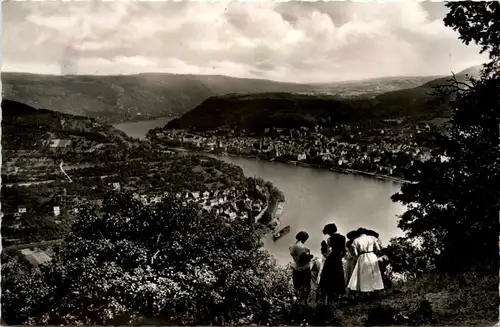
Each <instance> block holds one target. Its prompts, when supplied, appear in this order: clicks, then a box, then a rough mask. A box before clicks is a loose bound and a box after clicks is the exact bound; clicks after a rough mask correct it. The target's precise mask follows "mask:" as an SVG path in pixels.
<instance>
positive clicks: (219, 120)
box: [167, 67, 479, 131]
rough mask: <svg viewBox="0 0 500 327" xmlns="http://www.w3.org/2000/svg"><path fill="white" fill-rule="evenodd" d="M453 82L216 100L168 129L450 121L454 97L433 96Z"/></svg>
mask: <svg viewBox="0 0 500 327" xmlns="http://www.w3.org/2000/svg"><path fill="white" fill-rule="evenodd" d="M478 71H479V69H478V67H471V68H469V69H467V70H465V71H462V72H460V73H459V74H456V78H457V79H458V80H459V81H465V80H466V74H471V73H473V74H477V73H478ZM450 78H451V77H446V78H438V79H434V80H432V81H428V82H426V83H425V84H423V85H420V86H418V87H414V88H410V89H403V90H397V91H392V92H386V93H383V94H379V95H375V96H371V97H354V98H345V97H341V96H332V95H327V94H293V93H284V92H280V93H259V94H251V95H250V94H229V95H225V96H218V97H212V98H210V99H208V100H206V101H204V102H203V103H202V104H200V105H199V106H197V107H195V108H194V109H193V110H191V111H190V112H188V113H186V114H185V115H184V116H182V117H181V118H179V119H175V120H172V121H171V122H170V123H168V124H167V128H196V129H198V130H210V129H216V128H218V127H225V128H237V129H238V128H241V129H248V130H251V131H259V130H262V129H264V128H266V127H271V126H274V127H297V126H308V125H314V124H320V125H325V124H326V125H330V124H332V123H334V122H337V123H342V122H356V123H358V124H359V123H363V122H367V121H371V122H374V121H377V120H382V119H388V118H406V119H409V120H422V119H433V118H437V117H448V115H449V112H448V102H449V100H450V99H452V97H453V94H451V95H448V96H435V95H432V93H433V92H434V91H435V89H434V88H435V86H436V85H443V84H446V83H447V82H448V80H449V79H450ZM382 81H383V79H382ZM389 81H391V79H389ZM392 81H393V80H392Z"/></svg>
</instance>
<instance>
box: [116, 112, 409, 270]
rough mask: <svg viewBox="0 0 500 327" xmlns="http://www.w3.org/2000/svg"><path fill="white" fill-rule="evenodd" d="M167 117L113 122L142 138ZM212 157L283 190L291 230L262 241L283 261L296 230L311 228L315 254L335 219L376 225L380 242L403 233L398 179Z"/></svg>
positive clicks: (352, 225) (345, 226) (345, 225)
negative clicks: (393, 197)
mask: <svg viewBox="0 0 500 327" xmlns="http://www.w3.org/2000/svg"><path fill="white" fill-rule="evenodd" d="M169 119H171V118H160V119H158V120H149V121H143V122H132V123H123V124H117V125H115V127H117V128H119V129H121V130H122V131H124V132H125V133H127V134H128V135H130V136H133V137H139V138H144V137H145V135H146V133H147V131H148V130H149V129H151V128H155V127H159V126H164V125H165V124H166V123H167V122H168V121H169ZM214 157H216V158H218V159H221V160H224V161H226V162H228V163H232V164H235V165H238V166H240V167H241V168H243V171H244V172H245V175H247V176H256V177H261V178H263V179H264V180H268V181H271V182H272V183H273V184H274V185H276V186H277V187H278V188H279V189H280V190H282V191H283V192H284V194H285V197H286V204H285V210H284V213H283V216H282V218H281V226H282V227H284V226H286V225H290V226H291V232H290V233H289V234H288V235H286V236H284V237H283V238H281V239H279V240H278V241H276V242H273V241H272V240H270V239H266V240H265V241H264V242H265V247H266V248H267V249H268V250H269V251H270V252H271V253H272V254H273V255H274V256H275V257H276V258H277V259H278V260H279V261H280V262H281V263H287V262H288V261H290V255H289V253H288V247H289V245H290V244H292V243H293V242H294V240H295V234H296V233H297V232H298V231H300V230H304V231H306V232H308V233H309V235H310V238H309V241H308V242H307V245H308V246H309V248H310V249H311V251H312V252H313V253H314V254H319V252H320V243H321V241H322V240H323V239H324V236H323V234H322V232H321V230H322V228H323V226H324V225H325V224H327V223H331V222H334V223H335V224H337V227H338V230H339V232H340V233H342V234H344V235H345V234H346V233H347V232H349V231H350V230H352V229H356V228H358V227H361V226H363V227H366V228H370V229H374V230H376V231H377V232H378V233H379V234H380V239H381V240H382V242H383V243H384V244H387V242H388V241H389V239H390V238H391V237H394V236H400V235H402V234H403V233H402V231H401V230H400V229H398V228H397V217H396V215H399V214H401V213H403V206H402V205H400V204H397V203H393V202H392V201H391V199H390V196H391V195H392V194H394V193H396V192H397V191H398V190H399V188H400V184H398V183H395V182H390V181H383V180H378V179H372V178H369V177H365V176H356V175H345V174H340V173H334V172H331V171H328V170H322V169H315V168H303V167H298V166H293V165H288V164H283V163H273V162H267V161H264V160H258V159H246V158H237V157H217V156H214Z"/></svg>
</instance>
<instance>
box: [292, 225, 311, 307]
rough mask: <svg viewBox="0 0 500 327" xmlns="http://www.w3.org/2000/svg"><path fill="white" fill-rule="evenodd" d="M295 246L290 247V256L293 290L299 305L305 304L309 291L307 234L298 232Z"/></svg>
mask: <svg viewBox="0 0 500 327" xmlns="http://www.w3.org/2000/svg"><path fill="white" fill-rule="evenodd" d="M295 239H296V242H295V244H293V245H291V246H290V255H291V256H292V259H293V262H292V281H293V288H294V289H295V292H296V293H297V298H298V299H299V303H301V304H305V303H306V302H307V298H308V297H309V293H310V291H311V268H310V263H311V259H312V255H311V253H310V250H309V249H308V248H306V246H305V243H306V242H307V240H308V239H309V234H307V233H306V232H304V231H300V232H298V233H297V235H296V236H295Z"/></svg>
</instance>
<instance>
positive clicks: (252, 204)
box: [134, 187, 266, 221]
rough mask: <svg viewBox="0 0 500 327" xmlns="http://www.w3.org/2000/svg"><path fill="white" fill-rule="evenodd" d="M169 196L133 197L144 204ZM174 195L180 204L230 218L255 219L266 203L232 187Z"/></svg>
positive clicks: (139, 195) (159, 200)
mask: <svg viewBox="0 0 500 327" xmlns="http://www.w3.org/2000/svg"><path fill="white" fill-rule="evenodd" d="M167 196H169V193H168V192H163V193H162V194H154V195H146V194H138V193H135V194H134V197H135V198H136V199H138V200H140V201H142V202H143V203H144V204H153V203H160V202H161V201H162V200H163V198H164V197H167ZM175 197H176V198H177V199H179V200H183V201H182V204H183V205H184V206H186V205H187V204H188V203H194V204H197V205H199V207H200V209H202V210H206V211H209V212H213V213H215V214H217V215H223V216H225V217H227V218H229V219H231V220H234V219H236V218H237V217H239V218H242V219H248V218H249V215H251V216H252V217H253V218H254V219H255V221H257V220H258V218H259V217H260V215H261V214H262V212H263V211H264V210H265V209H266V205H265V204H264V203H263V202H262V201H261V200H255V199H251V198H250V197H249V196H248V195H247V194H245V193H242V192H239V191H238V190H237V189H236V188H234V187H232V188H229V189H225V190H205V191H203V192H200V191H184V192H177V193H176V194H175ZM238 202H242V203H243V207H242V208H240V207H238V205H237V203H238Z"/></svg>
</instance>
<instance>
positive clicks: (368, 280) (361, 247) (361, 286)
mask: <svg viewBox="0 0 500 327" xmlns="http://www.w3.org/2000/svg"><path fill="white" fill-rule="evenodd" d="M358 232H359V235H360V236H359V237H358V238H356V239H355V240H354V241H353V243H352V248H353V252H354V254H355V255H356V256H357V258H358V259H357V262H356V266H355V267H354V270H353V272H352V275H351V278H350V280H349V284H348V286H347V287H348V288H349V290H351V291H355V292H361V293H364V294H368V293H372V292H373V291H378V290H383V289H384V282H383V281H382V274H381V272H380V267H379V262H378V258H377V255H376V254H375V252H378V251H380V250H381V247H380V241H379V240H378V239H377V238H375V237H374V236H372V235H367V230H366V229H364V228H360V229H359V230H358Z"/></svg>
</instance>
